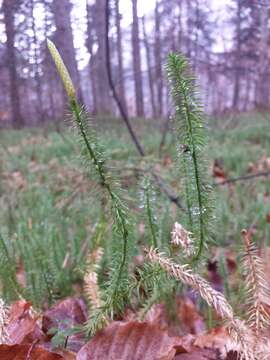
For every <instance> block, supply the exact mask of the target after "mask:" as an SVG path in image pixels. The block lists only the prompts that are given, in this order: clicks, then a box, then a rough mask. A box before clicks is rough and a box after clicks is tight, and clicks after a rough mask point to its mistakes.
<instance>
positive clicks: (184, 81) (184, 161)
mask: <svg viewBox="0 0 270 360" xmlns="http://www.w3.org/2000/svg"><path fill="white" fill-rule="evenodd" d="M167 73H168V78H169V82H170V86H171V93H172V97H173V99H174V102H175V109H176V112H175V119H176V132H177V146H178V149H177V150H178V154H179V161H180V168H181V170H182V173H181V176H182V178H183V181H184V188H185V199H186V208H187V213H188V230H189V231H191V232H192V234H193V236H194V238H195V239H196V254H195V255H194V258H193V260H194V261H197V260H198V259H199V258H200V256H201V255H202V252H203V250H204V248H205V247H206V246H207V244H208V242H209V240H210V238H211V236H210V233H211V218H212V216H211V215H212V209H211V205H210V204H211V202H210V191H211V188H210V186H209V185H208V183H207V175H206V174H207V171H206V166H205V160H204V156H203V155H204V148H205V144H206V134H205V124H204V120H203V119H204V115H203V112H202V106H201V103H200V99H199V98H198V95H197V92H196V86H195V84H194V83H195V78H194V76H192V75H191V72H190V69H189V65H188V61H187V60H186V59H185V57H184V56H182V55H178V54H175V53H172V54H170V55H169V58H168V63H167Z"/></svg>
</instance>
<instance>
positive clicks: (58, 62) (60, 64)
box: [47, 39, 76, 100]
mask: <svg viewBox="0 0 270 360" xmlns="http://www.w3.org/2000/svg"><path fill="white" fill-rule="evenodd" d="M47 46H48V49H49V51H50V53H51V56H52V58H53V61H54V63H55V66H56V68H57V71H58V72H59V75H60V77H61V79H62V81H63V84H64V87H65V90H66V92H67V95H68V97H69V99H70V100H75V99H76V92H75V88H74V85H73V83H72V80H71V77H70V75H69V72H68V70H67V68H66V65H65V64H64V61H63V59H62V57H61V55H60V54H59V51H58V50H57V48H56V46H55V45H54V43H53V42H52V41H51V40H49V39H47Z"/></svg>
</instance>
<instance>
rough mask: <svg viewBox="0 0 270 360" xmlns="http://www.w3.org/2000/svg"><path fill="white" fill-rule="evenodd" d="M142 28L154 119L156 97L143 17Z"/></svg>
mask: <svg viewBox="0 0 270 360" xmlns="http://www.w3.org/2000/svg"><path fill="white" fill-rule="evenodd" d="M142 28H143V43H144V47H145V53H146V61H147V73H148V82H149V90H150V97H151V106H152V115H153V117H154V118H156V116H157V111H156V103H155V99H156V96H155V88H154V79H153V71H152V61H151V50H150V46H149V43H148V39H147V34H146V29H145V23H144V17H143V18H142Z"/></svg>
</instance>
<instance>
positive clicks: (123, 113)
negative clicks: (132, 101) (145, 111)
mask: <svg viewBox="0 0 270 360" xmlns="http://www.w3.org/2000/svg"><path fill="white" fill-rule="evenodd" d="M109 5H110V0H106V10H105V11H106V36H105V42H106V67H107V74H108V80H109V85H110V88H111V91H112V94H113V98H114V100H115V102H116V104H117V106H118V109H119V111H120V114H121V116H122V118H123V120H124V122H125V124H126V126H127V128H128V131H129V133H130V136H131V138H132V140H133V142H134V144H135V146H136V148H137V150H138V152H139V154H140V155H141V156H144V155H145V152H144V149H143V147H142V145H141V144H140V142H139V140H138V138H137V136H136V134H135V132H134V130H133V128H132V126H131V124H130V121H129V118H128V114H127V112H126V110H125V108H124V106H123V104H122V101H121V99H120V98H119V96H118V94H117V91H116V89H115V86H114V83H113V79H112V70H111V61H110V41H109V24H110V6H109Z"/></svg>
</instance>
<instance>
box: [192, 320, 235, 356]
mask: <svg viewBox="0 0 270 360" xmlns="http://www.w3.org/2000/svg"><path fill="white" fill-rule="evenodd" d="M194 345H195V346H197V347H199V348H201V349H203V348H208V349H218V350H220V351H222V350H224V348H226V347H227V348H230V346H231V338H230V336H229V334H228V331H227V330H226V328H225V327H222V326H221V327H217V328H213V329H211V330H209V331H208V332H206V333H204V334H201V335H199V336H198V337H197V338H196V340H195V341H194Z"/></svg>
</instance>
